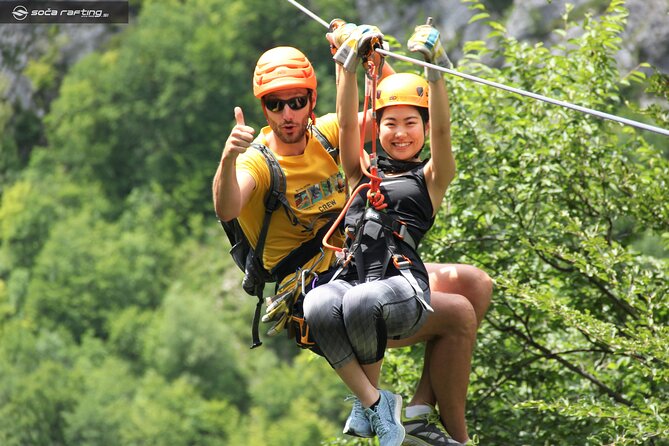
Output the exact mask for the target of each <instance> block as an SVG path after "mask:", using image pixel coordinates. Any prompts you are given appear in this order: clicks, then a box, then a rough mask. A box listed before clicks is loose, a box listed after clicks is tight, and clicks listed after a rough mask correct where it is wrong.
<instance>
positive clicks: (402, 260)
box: [393, 254, 413, 269]
mask: <svg viewBox="0 0 669 446" xmlns="http://www.w3.org/2000/svg"><path fill="white" fill-rule="evenodd" d="M393 265H395V268H397V269H405V268H409V267H411V265H413V262H412V261H411V259H410V258H408V257H407V256H405V255H404V254H394V255H393Z"/></svg>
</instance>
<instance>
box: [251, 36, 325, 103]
mask: <svg viewBox="0 0 669 446" xmlns="http://www.w3.org/2000/svg"><path fill="white" fill-rule="evenodd" d="M289 88H308V89H309V90H316V73H315V72H314V67H312V66H311V62H309V59H307V56H305V55H304V54H303V53H302V52H301V51H300V50H298V49H296V48H293V47H290V46H278V47H276V48H272V49H271V50H268V51H266V52H265V53H264V54H263V55H262V56H260V59H258V63H257V64H256V69H255V72H254V73H253V94H254V95H255V97H257V98H258V99H260V98H261V97H263V96H265V95H266V94H269V93H272V92H274V91H278V90H286V89H289Z"/></svg>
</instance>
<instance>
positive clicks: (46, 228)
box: [0, 0, 669, 446]
mask: <svg viewBox="0 0 669 446" xmlns="http://www.w3.org/2000/svg"><path fill="white" fill-rule="evenodd" d="M363 3H365V2H354V1H353V0H339V1H336V2H335V1H333V0H318V1H316V0H314V1H310V2H305V5H307V6H308V7H310V8H311V9H312V10H314V11H315V12H317V13H318V14H319V15H320V16H321V17H323V18H325V19H327V20H329V19H330V18H334V17H344V18H345V19H347V20H349V21H354V22H360V21H361V18H360V16H359V14H360V12H359V11H361V10H363V9H364V8H363V7H362V6H361V4H363ZM387 3H388V5H387V6H388V7H389V8H390V7H393V6H392V5H393V4H395V3H401V5H395V6H394V8H395V9H396V10H401V8H403V7H405V2H387ZM421 3H422V2H418V1H416V2H406V7H407V8H409V6H416V5H418V6H420V5H421ZM510 3H511V2H509V1H502V2H492V1H486V2H478V1H476V0H467V1H465V2H463V4H464V5H465V6H467V7H468V8H469V11H470V14H469V16H468V17H467V18H466V20H465V25H463V26H465V28H466V26H471V27H479V28H481V29H485V33H484V34H482V35H483V36H485V38H482V39H475V40H459V41H452V42H450V43H449V45H450V46H451V48H452V50H453V51H454V52H456V51H457V52H459V53H458V54H459V57H458V58H457V60H458V69H459V70H461V71H464V72H468V73H471V74H474V75H477V76H480V77H483V78H486V79H489V80H493V81H497V82H501V83H505V84H507V85H512V86H515V87H518V88H522V89H526V90H529V91H533V92H536V93H540V94H544V95H547V96H550V97H554V98H556V99H561V100H566V101H569V102H572V103H576V104H579V105H582V106H585V107H590V108H595V109H598V110H602V111H606V112H609V113H617V114H621V115H624V116H627V117H630V118H632V119H636V120H641V121H644V122H648V123H650V124H653V125H656V126H660V127H663V128H669V107H668V106H667V100H669V80H668V77H667V75H666V74H663V73H662V72H661V71H660V70H658V69H657V68H656V67H653V66H650V65H648V64H640V65H638V66H637V69H633V70H631V71H625V72H621V70H620V69H619V64H618V63H617V61H616V57H617V55H618V54H619V51H620V49H621V47H622V46H623V43H624V42H623V40H622V38H621V35H622V33H623V32H625V29H626V28H625V26H626V18H627V10H626V8H625V3H624V2H620V1H613V2H611V3H608V2H606V3H605V4H604V6H601V3H602V2H595V3H597V6H592V8H590V9H588V8H587V7H581V8H576V10H573V9H572V8H571V7H569V6H565V7H564V9H562V11H561V16H560V20H557V21H556V23H555V27H554V29H553V30H552V31H551V32H550V41H551V45H550V46H549V45H543V44H541V43H537V42H534V41H532V42H531V41H527V40H522V39H521V40H519V39H516V38H514V37H513V36H512V35H511V34H510V33H509V30H508V28H507V26H506V25H505V24H504V23H503V21H502V20H501V17H502V16H503V11H504V10H505V8H507V7H509V4H510ZM548 3H551V2H548ZM363 6H364V5H363ZM131 8H132V17H131V23H130V24H128V25H120V26H114V27H111V26H110V27H104V30H103V34H104V38H102V37H100V38H98V39H97V40H96V42H98V43H97V45H96V46H95V48H93V49H92V50H90V51H86V52H85V53H86V55H85V56H84V57H75V56H73V55H72V54H71V52H68V51H71V48H70V47H69V46H68V45H69V41H68V37H67V36H68V33H67V32H68V30H69V31H72V30H73V29H74V28H72V27H70V28H67V27H65V26H60V27H59V26H56V25H53V26H46V25H42V26H40V27H37V26H33V29H32V30H31V32H32V33H34V34H36V35H38V36H39V37H40V38H39V39H35V40H30V39H28V40H27V42H29V45H27V46H26V47H25V48H24V49H26V51H23V52H21V51H18V50H17V48H20V45H16V46H14V47H10V46H5V47H4V48H3V51H2V57H3V58H2V64H3V69H6V68H8V67H12V66H13V67H17V66H19V67H21V70H20V73H19V74H20V75H21V80H19V81H16V79H12V77H11V76H10V75H9V74H8V73H7V72H6V71H3V75H2V77H0V91H2V92H3V95H2V96H1V99H0V199H1V202H0V444H2V445H8V446H14V445H17V446H18V445H22V446H23V445H91V446H92V445H96V446H97V445H242V444H243V445H253V446H256V445H257V446H260V445H294V446H302V445H304V446H311V445H318V444H329V445H341V444H351V445H356V444H357V445H367V444H374V443H373V442H372V441H369V440H364V441H362V440H352V439H349V438H345V437H343V436H342V435H341V434H340V432H341V426H342V425H343V421H344V419H345V416H346V414H347V413H348V410H349V408H350V407H349V404H348V403H345V402H344V397H345V396H346V395H347V392H346V390H345V388H344V387H343V386H342V385H341V384H340V383H338V380H337V379H336V377H335V374H334V373H332V372H331V371H330V369H329V367H328V366H327V364H325V362H324V361H323V360H321V359H319V358H317V357H316V356H314V355H310V354H308V353H307V352H301V351H299V350H298V349H297V348H296V347H295V345H294V343H293V342H292V341H291V340H290V339H286V338H284V337H283V336H280V337H278V338H271V339H267V338H266V339H264V341H265V344H264V346H263V347H262V348H260V349H258V350H253V351H250V350H249V349H248V345H249V341H250V319H251V315H252V308H253V306H254V299H252V298H249V297H248V296H246V295H244V294H243V292H242V291H241V289H240V287H239V283H240V279H241V277H240V273H239V271H238V270H237V269H236V267H235V266H234V264H233V263H232V261H231V259H230V258H229V256H228V254H227V250H228V248H229V246H228V245H227V241H226V240H225V237H224V234H223V231H222V230H221V229H220V226H219V225H218V222H217V221H216V218H215V215H214V212H213V209H212V204H211V197H210V184H211V178H212V176H213V174H214V172H215V170H216V166H217V162H218V161H219V157H220V152H221V149H222V147H223V144H224V142H225V139H226V138H227V135H228V133H229V131H230V128H231V127H232V125H233V123H234V117H233V114H232V109H233V107H234V106H236V105H239V106H241V107H242V108H243V109H244V112H245V117H246V122H247V123H248V124H249V125H252V126H254V127H256V128H259V127H260V126H261V125H262V124H263V122H264V118H263V115H262V112H261V109H260V107H258V104H257V101H256V99H255V98H254V97H253V95H252V89H251V85H250V80H251V77H252V71H253V68H254V65H255V61H256V60H257V58H258V56H259V55H260V54H261V53H262V52H263V51H264V50H266V49H268V48H271V47H273V46H276V45H279V44H282V45H293V46H297V47H299V48H301V49H302V50H303V51H304V52H305V53H306V54H307V55H308V56H309V58H310V59H311V61H312V63H313V64H314V66H315V67H316V70H317V73H318V78H319V90H318V91H319V100H318V108H317V113H321V114H322V113H326V112H329V111H332V110H333V109H334V82H333V72H334V68H333V65H332V62H331V56H330V53H329V49H328V47H327V44H326V42H325V39H324V36H323V33H324V28H323V27H322V26H321V25H319V24H318V23H316V22H314V21H313V20H311V19H309V18H308V17H307V16H305V15H304V14H302V13H300V12H299V11H297V10H296V9H295V8H294V7H293V6H292V5H290V4H289V3H288V2H267V1H265V0H243V1H242V0H187V1H176V0H170V1H160V2H158V1H150V0H144V1H132V2H131ZM407 11H408V10H407ZM418 11H419V12H420V9H419V10H418ZM593 11H594V12H596V14H594V13H593ZM441 12H442V13H443V15H444V16H446V15H448V11H445V10H444V11H441ZM419 15H420V14H419V13H416V14H414V16H415V17H418V16H419ZM665 16H666V14H665ZM362 21H368V20H367V18H366V17H365V18H364V19H362ZM423 21H424V19H423V18H422V17H421V20H420V21H419V22H418V23H413V22H411V23H409V22H408V21H407V22H406V23H401V24H399V25H398V30H397V31H395V33H396V34H397V35H398V36H400V34H401V32H400V31H399V29H400V28H401V30H402V32H404V33H406V32H410V30H411V29H412V28H413V26H415V25H417V24H419V23H422V22H423ZM467 22H470V23H469V24H468V25H467ZM2 26H3V27H5V28H4V29H2V30H1V31H2V33H3V36H5V37H7V36H9V38H11V39H14V38H15V39H16V40H17V41H20V39H21V38H22V36H23V35H24V34H25V28H23V29H21V31H19V28H17V27H18V26H20V25H2ZM76 26H77V25H74V27H76ZM78 26H79V28H77V32H89V31H90V32H93V31H91V30H88V29H87V30H83V31H82V28H83V27H82V26H81V25H78ZM22 33H23V34H22ZM464 34H466V33H464ZM400 37H401V39H399V40H400V41H403V39H404V36H400ZM91 39H92V38H91ZM12 49H13V50H12ZM394 50H396V51H402V50H401V48H399V47H395V48H394ZM393 65H394V66H395V68H396V69H397V70H401V71H404V70H415V67H412V66H410V65H408V64H404V63H394V62H393ZM21 82H25V83H26V85H27V89H28V91H29V92H30V98H29V100H27V99H26V98H25V97H21V96H20V95H17V94H16V91H17V89H20V88H19V87H20V86H21V84H20V83H21ZM447 82H448V86H449V89H450V92H451V103H452V111H453V139H454V148H455V150H456V158H457V162H458V174H457V178H456V181H455V182H454V184H453V186H452V187H451V188H450V190H449V193H448V196H447V198H446V200H445V203H444V206H443V207H442V210H441V212H440V215H439V217H438V219H437V220H438V222H437V224H436V226H435V228H434V229H433V231H432V233H431V234H430V236H429V237H428V239H427V241H426V243H424V247H423V248H424V249H423V251H424V255H425V257H426V258H428V259H430V260H432V261H440V262H465V263H471V264H475V265H477V266H479V267H481V268H483V269H484V270H486V271H487V272H489V274H490V275H491V276H492V277H493V278H494V279H495V281H496V291H495V295H494V298H493V305H492V307H491V310H490V312H489V314H488V317H487V318H486V320H485V322H484V323H483V325H482V327H481V330H480V335H479V342H478V347H477V350H476V354H475V358H474V365H473V370H472V376H471V378H472V383H471V387H470V398H469V405H468V421H469V425H470V432H471V434H473V435H475V436H476V438H477V439H478V441H480V443H481V444H488V445H502V444H522V445H557V444H570V445H571V444H573V445H577V444H578V445H604V444H607V445H608V444H617V445H622V444H629V445H632V444H645V445H668V444H669V427H667V426H669V421H668V420H667V414H668V413H669V367H668V362H669V328H668V327H667V321H668V320H669V305H668V301H669V299H668V294H669V293H668V289H669V280H668V279H669V204H668V203H667V199H666V195H667V194H666V190H668V189H669V185H668V184H667V182H668V181H669V161H668V159H669V138H667V137H664V136H661V135H657V134H653V133H649V132H643V131H639V130H635V129H634V128H631V127H623V126H620V125H618V124H614V123H611V122H605V121H601V120H596V119H595V118H592V117H587V116H584V115H582V114H579V113H576V112H573V111H568V110H565V109H560V108H557V107H554V106H551V105H548V104H544V103H540V102H536V101H532V100H530V99H526V98H521V97H518V96H515V95H511V94H509V93H505V92H502V91H501V90H494V89H492V88H489V87H483V86H480V85H477V84H473V83H471V82H468V81H465V80H461V79H459V78H453V77H448V78H447ZM10 87H16V88H10ZM421 357H422V347H420V346H418V347H416V348H412V349H401V350H397V351H392V352H391V353H390V354H389V355H388V357H387V361H386V365H385V367H384V380H385V381H386V384H387V385H388V386H392V387H393V388H394V389H396V390H397V391H400V392H402V393H403V394H404V395H405V396H409V395H410V394H411V393H412V390H413V386H414V384H415V382H416V380H417V377H418V375H419V373H420V370H421V367H422V362H421ZM444 367H448V364H444Z"/></svg>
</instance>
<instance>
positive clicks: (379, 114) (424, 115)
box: [376, 105, 430, 127]
mask: <svg viewBox="0 0 669 446" xmlns="http://www.w3.org/2000/svg"><path fill="white" fill-rule="evenodd" d="M412 107H413V108H415V109H416V110H418V114H420V119H422V121H423V127H425V124H427V123H428V122H429V121H430V112H429V111H428V109H427V108H425V107H416V106H415V105H412ZM385 110H386V107H383V108H382V109H381V110H377V111H376V125H378V126H380V125H381V118H383V112H384V111H385Z"/></svg>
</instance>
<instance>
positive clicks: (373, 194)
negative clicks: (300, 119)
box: [323, 60, 388, 252]
mask: <svg viewBox="0 0 669 446" xmlns="http://www.w3.org/2000/svg"><path fill="white" fill-rule="evenodd" d="M365 64H366V65H367V75H368V78H369V84H370V85H371V87H369V88H366V90H367V91H366V92H365V101H364V105H363V108H362V109H363V111H364V112H365V113H363V117H362V128H363V130H364V129H365V128H366V127H367V107H368V105H369V102H370V97H371V108H372V118H375V117H376V111H375V108H376V107H375V105H376V83H377V68H378V67H377V65H376V64H374V62H372V61H371V60H367V61H366V62H365ZM369 157H370V168H369V171H368V170H367V167H366V166H365V134H364V131H363V132H360V168H361V169H362V173H363V174H364V175H365V176H367V177H368V178H369V183H365V184H361V185H360V186H358V187H357V188H356V189H355V191H353V193H351V196H350V197H349V198H348V200H347V202H346V205H345V206H344V208H343V209H342V210H341V212H340V213H339V216H338V217H337V220H335V222H334V223H333V224H332V226H331V227H330V229H329V230H328V232H327V233H326V234H325V237H323V246H324V247H325V248H328V249H332V250H334V251H336V252H343V251H344V249H342V248H340V247H338V246H334V245H331V244H330V243H329V242H328V240H330V237H332V235H333V234H334V232H335V230H336V229H337V228H338V227H339V225H340V224H341V221H342V220H343V219H344V217H345V216H346V212H348V209H349V208H350V207H351V204H352V203H353V200H354V199H355V197H356V196H357V195H358V194H359V193H360V192H362V191H363V190H364V189H369V190H368V191H367V201H368V202H369V204H370V205H372V206H373V207H374V209H376V210H378V211H380V210H381V209H384V208H386V207H387V206H388V203H385V197H384V196H383V193H382V192H381V189H380V186H381V177H379V176H378V167H377V165H376V122H374V123H373V125H372V153H371V154H370V156H369Z"/></svg>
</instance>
